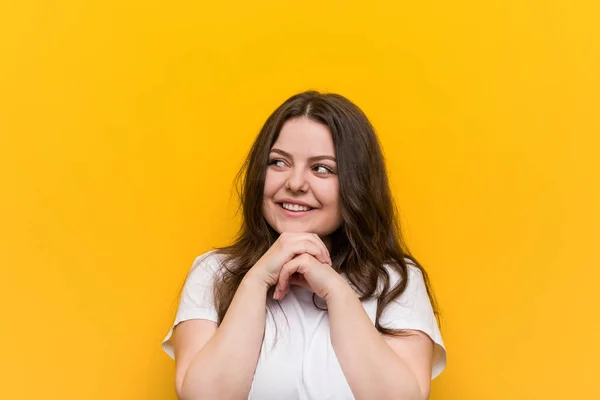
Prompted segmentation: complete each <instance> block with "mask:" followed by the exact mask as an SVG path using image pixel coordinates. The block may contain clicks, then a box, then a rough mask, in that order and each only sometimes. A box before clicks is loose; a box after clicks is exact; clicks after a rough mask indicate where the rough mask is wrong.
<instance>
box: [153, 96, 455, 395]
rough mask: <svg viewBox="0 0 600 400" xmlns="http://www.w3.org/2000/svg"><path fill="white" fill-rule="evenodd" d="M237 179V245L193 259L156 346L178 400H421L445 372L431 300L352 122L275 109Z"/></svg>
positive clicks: (321, 106) (357, 115)
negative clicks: (170, 360)
mask: <svg viewBox="0 0 600 400" xmlns="http://www.w3.org/2000/svg"><path fill="white" fill-rule="evenodd" d="M239 177H243V181H242V186H241V193H240V194H241V203H242V204H241V206H242V209H243V217H244V218H243V224H242V227H241V230H240V233H239V236H238V238H237V239H236V241H235V243H234V244H233V245H231V246H229V247H226V248H221V249H217V250H213V251H210V252H208V253H206V254H204V255H202V256H200V257H197V258H196V260H195V261H194V263H193V265H192V268H191V271H190V273H189V275H188V277H187V280H186V282H185V284H184V287H183V292H182V296H181V298H180V302H179V308H178V311H177V316H176V318H175V322H174V324H173V328H172V329H171V331H170V332H169V333H168V335H167V337H166V338H165V340H164V342H163V348H164V350H165V351H166V352H167V353H168V354H169V355H170V356H171V357H174V359H175V360H176V373H175V387H176V391H177V395H178V396H179V398H181V399H219V400H221V399H245V398H251V399H258V400H266V399H284V400H287V399H290V400H291V399H353V398H356V399H427V398H428V396H429V387H430V381H431V379H433V378H435V377H436V376H437V375H438V374H439V373H440V372H441V371H442V370H443V368H444V367H445V364H446V352H445V348H444V344H443V341H442V338H441V335H440V331H439V328H438V324H437V321H436V317H437V311H436V306H435V300H434V298H433V297H432V294H431V291H430V289H429V283H428V279H427V274H426V273H425V271H424V270H423V269H422V268H421V266H420V265H419V264H418V263H417V262H416V260H415V259H414V258H413V257H412V256H411V255H410V253H409V252H408V251H407V250H406V246H405V245H404V243H403V241H402V237H401V233H400V232H401V230H400V229H399V228H400V227H399V225H398V222H397V218H396V213H395V207H394V204H393V200H392V196H391V193H390V189H389V185H388V179H387V176H386V170H385V165H384V161H383V156H382V152H381V149H380V147H379V144H378V141H377V138H376V135H375V132H374V130H373V127H372V126H371V124H370V123H369V121H368V119H367V118H366V116H365V115H364V114H363V113H362V111H361V110H360V109H359V108H358V107H357V106H355V105H354V104H353V103H351V102H350V101H349V100H347V99H345V98H344V97H342V96H339V95H335V94H320V93H318V92H315V91H310V92H305V93H301V94H298V95H295V96H293V97H291V98H289V99H288V100H287V101H285V102H284V103H283V104H282V105H281V106H280V107H279V108H278V109H277V110H275V112H274V113H273V114H272V115H271V116H270V117H269V118H268V120H267V121H266V123H265V125H264V126H263V128H262V130H261V131H260V133H259V135H258V137H257V139H256V141H255V142H254V145H253V146H252V149H251V151H250V154H249V156H248V159H247V161H246V164H245V166H244V168H243V169H242V171H241V172H240V175H239Z"/></svg>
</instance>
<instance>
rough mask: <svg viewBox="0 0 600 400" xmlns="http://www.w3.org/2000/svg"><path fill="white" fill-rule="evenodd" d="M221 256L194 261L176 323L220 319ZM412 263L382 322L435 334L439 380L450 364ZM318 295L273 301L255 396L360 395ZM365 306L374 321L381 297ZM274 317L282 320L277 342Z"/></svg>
mask: <svg viewBox="0 0 600 400" xmlns="http://www.w3.org/2000/svg"><path fill="white" fill-rule="evenodd" d="M219 257H220V256H219V255H218V254H217V253H216V252H215V251H214V250H213V251H209V252H207V253H205V254H204V255H201V256H199V257H197V258H196V259H195V260H194V263H193V265H192V267H191V270H190V273H189V275H188V278H187V281H186V283H185V285H184V288H183V293H182V295H181V299H180V302H179V307H178V310H177V315H176V317H175V322H174V323H173V327H175V326H176V325H177V324H178V323H180V322H182V321H186V320H189V319H207V320H210V321H214V322H217V312H216V310H215V307H214V302H213V298H212V282H213V280H214V277H215V274H217V273H219V272H220V271H221V264H220V263H219V259H220V258H219ZM406 261H407V263H408V268H409V275H408V285H407V288H406V290H405V291H404V293H402V295H401V296H400V297H399V298H398V299H396V300H395V301H393V302H392V303H390V304H388V306H387V307H386V308H385V309H384V310H383V312H382V314H381V318H380V323H381V325H382V326H384V327H387V328H393V329H415V330H420V331H423V332H425V333H426V334H427V335H429V336H430V337H431V339H432V340H433V341H434V343H435V346H434V353H433V368H432V371H431V379H433V378H435V377H436V376H438V375H439V374H440V373H441V372H442V370H443V369H444V368H445V366H446V350H445V347H444V343H443V341H442V336H441V334H440V330H439V328H438V325H437V321H436V319H435V315H434V313H433V309H432V307H431V302H430V301H429V297H428V296H427V291H426V289H425V284H424V281H423V275H422V274H421V272H420V270H419V269H418V268H417V267H416V266H414V265H413V264H412V261H410V260H408V259H406ZM388 271H389V273H390V277H391V279H390V284H391V285H392V286H393V285H395V283H396V282H397V281H398V279H399V276H398V275H397V274H396V273H394V272H393V270H392V269H390V268H388ZM312 299H313V296H312V292H311V291H310V290H308V289H306V288H303V287H301V286H291V287H290V291H289V293H288V294H287V295H286V296H285V298H284V299H283V300H282V301H280V302H279V303H280V304H281V309H280V308H279V307H278V306H277V305H276V304H274V301H273V300H272V299H270V300H268V301H269V302H273V304H272V305H271V307H270V309H271V310H272V313H267V321H266V326H265V340H264V342H263V344H262V349H261V352H260V356H259V359H258V363H257V365H256V371H255V375H254V379H253V381H252V387H251V389H250V393H249V397H248V398H249V399H253V400H270V399H277V400H280V399H290V400H292V399H294V400H295V399H298V400H305V399H315V400H317V399H318V400H323V399H335V400H338V399H354V397H353V395H352V392H351V391H350V387H349V386H348V382H347V381H346V378H345V376H344V374H343V372H342V369H341V367H340V364H339V362H338V360H337V357H336V355H335V352H334V350H333V347H332V345H331V340H330V331H329V317H328V314H327V311H323V310H320V309H318V308H317V307H315V306H314V304H313V300H312ZM315 299H316V300H315V302H316V303H317V305H319V307H320V308H325V303H324V301H323V300H322V299H320V298H319V297H316V296H315ZM362 304H363V307H364V308H365V311H366V312H367V314H368V315H369V318H370V319H371V321H372V322H373V323H374V321H375V312H376V309H377V302H376V299H375V298H372V299H367V300H365V301H363V302H362ZM282 310H283V312H284V313H285V316H284V315H283V313H282ZM286 317H287V320H286ZM274 321H276V324H277V342H276V343H274V340H275V326H274ZM173 327H172V328H171V329H170V330H169V333H168V334H167V336H166V337H165V339H164V341H163V343H162V348H163V349H164V351H165V352H166V353H167V354H168V355H169V356H170V357H171V358H174V353H173V346H172V344H171V342H170V339H171V335H172V333H173ZM274 344H275V346H274Z"/></svg>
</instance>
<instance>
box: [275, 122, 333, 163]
mask: <svg viewBox="0 0 600 400" xmlns="http://www.w3.org/2000/svg"><path fill="white" fill-rule="evenodd" d="M273 147H275V148H278V149H280V150H284V151H286V152H288V153H290V154H292V155H298V156H303V155H306V156H314V155H328V156H335V147H334V145H333V138H332V136H331V132H330V131H329V128H328V127H327V125H324V124H321V123H319V122H316V121H313V120H311V119H309V118H306V117H301V118H294V119H290V120H288V121H286V122H285V124H284V125H283V127H282V128H281V131H280V132H279V136H278V137H277V140H276V141H275V143H274V144H273Z"/></svg>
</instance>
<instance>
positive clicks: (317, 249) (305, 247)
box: [288, 239, 331, 264]
mask: <svg viewBox="0 0 600 400" xmlns="http://www.w3.org/2000/svg"><path fill="white" fill-rule="evenodd" d="M292 252H293V253H294V256H297V255H301V254H305V253H307V254H310V255H311V256H313V257H315V258H316V259H317V260H319V261H320V262H322V263H323V264H330V262H331V260H330V258H329V254H326V253H324V252H323V248H322V247H321V246H319V245H318V244H317V243H315V241H314V239H313V240H308V239H305V240H302V241H299V242H296V243H295V244H294V246H293V248H292ZM288 262H289V261H288Z"/></svg>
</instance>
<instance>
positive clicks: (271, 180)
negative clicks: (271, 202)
mask: <svg viewBox="0 0 600 400" xmlns="http://www.w3.org/2000/svg"><path fill="white" fill-rule="evenodd" d="M277 178H278V177H277V174H273V173H272V172H269V171H268V170H267V175H266V176H265V189H264V191H263V193H264V194H263V197H266V198H269V197H272V196H273V195H274V194H275V193H277V189H278V187H279V186H280V185H279V183H278V179H277Z"/></svg>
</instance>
